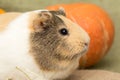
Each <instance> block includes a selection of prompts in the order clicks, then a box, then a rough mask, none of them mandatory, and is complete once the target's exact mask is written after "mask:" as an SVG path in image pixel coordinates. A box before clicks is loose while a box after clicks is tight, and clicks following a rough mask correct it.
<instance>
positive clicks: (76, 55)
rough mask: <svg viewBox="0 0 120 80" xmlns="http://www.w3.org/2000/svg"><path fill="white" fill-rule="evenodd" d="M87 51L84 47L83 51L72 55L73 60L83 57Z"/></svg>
mask: <svg viewBox="0 0 120 80" xmlns="http://www.w3.org/2000/svg"><path fill="white" fill-rule="evenodd" d="M87 50H88V47H87V46H85V47H84V49H83V50H82V51H80V52H78V53H76V54H75V55H73V58H76V57H81V56H83V55H84V54H85V53H86V52H87Z"/></svg>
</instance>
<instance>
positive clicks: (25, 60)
mask: <svg viewBox="0 0 120 80" xmlns="http://www.w3.org/2000/svg"><path fill="white" fill-rule="evenodd" d="M28 18H29V13H25V14H23V15H22V16H20V17H18V18H17V19H16V20H14V21H12V22H11V23H10V24H9V25H8V27H7V29H6V30H5V31H4V32H0V80H5V78H6V76H8V75H9V73H10V72H11V73H12V72H13V70H14V69H15V67H16V66H22V67H24V68H28V69H30V70H31V71H33V72H36V73H39V72H40V71H39V68H38V66H36V64H35V62H34V60H33V58H32V56H30V54H29V53H28V52H29V40H28V38H29V33H30V31H29V29H28ZM7 74H8V75H7Z"/></svg>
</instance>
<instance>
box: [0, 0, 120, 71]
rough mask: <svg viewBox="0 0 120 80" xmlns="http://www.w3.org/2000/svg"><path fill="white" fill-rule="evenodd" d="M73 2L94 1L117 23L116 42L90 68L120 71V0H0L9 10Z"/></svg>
mask: <svg viewBox="0 0 120 80" xmlns="http://www.w3.org/2000/svg"><path fill="white" fill-rule="evenodd" d="M73 2H87V3H94V4H97V5H99V6H100V7H102V8H103V9H104V10H106V11H107V12H108V14H109V15H110V17H111V19H112V20H113V22H114V24H115V40H114V44H113V46H112V48H111V50H110V51H109V52H108V55H106V56H105V57H104V58H103V59H102V60H101V61H100V62H99V63H97V64H96V65H94V66H92V67H91V68H90V69H103V70H109V71H115V72H120V49H119V48H120V42H119V41H120V36H119V34H120V31H119V30H120V23H119V21H120V0H0V8H3V9H5V10H6V11H9V12H10V11H14V12H15V11H22V12H23V11H29V10H36V9H43V8H45V7H46V6H49V5H54V4H60V3H73Z"/></svg>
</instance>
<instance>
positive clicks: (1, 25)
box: [0, 12, 21, 32]
mask: <svg viewBox="0 0 120 80" xmlns="http://www.w3.org/2000/svg"><path fill="white" fill-rule="evenodd" d="M20 15H21V13H14V12H11V13H5V14H0V32H2V31H4V30H5V29H6V27H7V25H8V24H9V23H10V22H11V21H12V20H14V19H15V18H16V17H18V16H20Z"/></svg>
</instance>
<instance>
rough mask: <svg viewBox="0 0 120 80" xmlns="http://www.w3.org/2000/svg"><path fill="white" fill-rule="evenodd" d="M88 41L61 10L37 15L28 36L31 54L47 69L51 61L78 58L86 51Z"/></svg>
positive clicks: (42, 12) (84, 33) (83, 32)
mask: <svg viewBox="0 0 120 80" xmlns="http://www.w3.org/2000/svg"><path fill="white" fill-rule="evenodd" d="M89 40H90V38H89V36H88V34H87V33H86V32H85V31H84V30H83V29H82V28H81V27H80V26H79V25H77V24H76V23H74V22H72V21H71V20H69V19H68V18H66V17H65V13H64V11H63V10H59V11H41V12H40V13H38V14H37V17H36V18H35V19H34V21H33V25H32V31H31V34H30V44H31V52H32V53H34V55H35V56H36V57H35V59H36V60H37V61H38V62H39V63H40V64H45V65H47V66H49V68H50V65H51V63H53V64H54V61H53V59H55V60H69V61H70V60H74V59H77V58H78V57H80V55H81V54H83V53H85V51H87V49H88V45H89ZM42 60H43V62H41V61H42ZM47 60H48V61H47ZM44 61H47V62H45V63H44ZM46 63H47V64H46ZM43 67H44V68H45V67H46V66H43Z"/></svg>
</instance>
